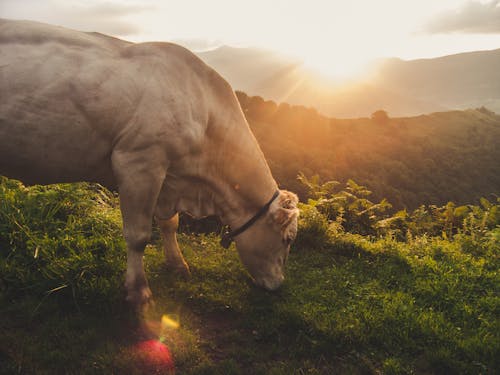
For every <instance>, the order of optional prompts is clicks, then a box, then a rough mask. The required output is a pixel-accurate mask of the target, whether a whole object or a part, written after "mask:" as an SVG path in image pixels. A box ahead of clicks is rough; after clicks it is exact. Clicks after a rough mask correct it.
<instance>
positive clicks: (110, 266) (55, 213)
mask: <svg viewBox="0 0 500 375" xmlns="http://www.w3.org/2000/svg"><path fill="white" fill-rule="evenodd" d="M124 256H125V252H124V243H123V240H122V234H121V221H120V214H119V210H118V209H117V201H116V198H115V197H114V196H113V195H112V194H111V193H109V192H108V191H106V190H105V189H103V188H102V187H100V186H98V185H90V184H61V185H53V186H49V187H44V186H33V187H25V186H23V185H22V184H21V183H19V182H16V181H14V180H9V179H6V178H3V177H0V286H1V287H2V289H3V290H4V291H6V292H7V294H11V295H14V294H18V293H20V292H26V291H27V292H29V293H46V295H47V296H49V295H51V294H53V293H55V294H70V295H72V296H73V297H74V298H75V301H76V300H77V299H78V301H79V302H78V303H79V304H81V303H84V304H85V303H90V302H91V301H90V300H94V299H95V298H108V297H109V296H110V291H111V289H110V288H112V287H116V285H119V283H120V282H121V273H122V272H123V265H124ZM94 302H95V301H94Z"/></svg>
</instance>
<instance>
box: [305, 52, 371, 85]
mask: <svg viewBox="0 0 500 375" xmlns="http://www.w3.org/2000/svg"><path fill="white" fill-rule="evenodd" d="M302 59H303V61H304V66H305V67H306V69H308V70H311V71H313V72H314V73H317V74H320V75H322V76H324V77H326V78H328V79H330V80H332V81H335V82H339V83H345V82H349V81H355V80H358V79H361V78H364V77H366V75H368V74H369V65H370V59H369V58H367V57H366V56H356V55H346V54H345V53H341V52H340V51H339V52H338V53H336V52H335V51H332V52H331V53H325V52H324V51H323V52H322V53H309V54H307V55H306V56H304V57H302Z"/></svg>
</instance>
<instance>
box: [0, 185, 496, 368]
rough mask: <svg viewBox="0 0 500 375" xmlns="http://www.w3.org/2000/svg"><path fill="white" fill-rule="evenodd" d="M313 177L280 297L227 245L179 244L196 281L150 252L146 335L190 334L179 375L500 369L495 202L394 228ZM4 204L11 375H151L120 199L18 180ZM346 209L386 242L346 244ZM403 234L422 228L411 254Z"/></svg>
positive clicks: (172, 339) (211, 240)
mask: <svg viewBox="0 0 500 375" xmlns="http://www.w3.org/2000/svg"><path fill="white" fill-rule="evenodd" d="M301 179H302V180H303V182H304V183H305V184H306V185H307V186H308V188H309V189H310V192H311V200H310V201H309V203H308V204H302V205H301V219H300V222H299V235H298V244H297V245H296V246H295V247H294V249H293V251H292V253H291V255H290V259H289V264H288V267H287V275H286V276H287V279H286V281H285V284H284V286H283V287H282V289H281V290H279V291H278V292H275V293H269V292H265V291H263V290H260V289H257V288H255V287H254V286H252V284H251V283H250V282H249V280H248V276H247V275H246V274H245V271H244V269H243V267H242V265H241V263H240V261H239V259H238V256H237V253H236V251H234V250H233V249H232V248H230V249H229V250H223V249H221V248H220V246H219V245H218V238H217V237H216V236H214V235H186V234H181V235H180V236H179V242H180V245H181V248H182V249H183V252H184V254H185V256H186V259H187V261H188V263H189V264H190V267H191V271H192V279H191V280H182V279H179V278H177V277H176V276H175V275H174V274H170V273H167V272H166V271H165V269H164V267H163V257H162V254H161V251H158V249H156V248H154V247H150V246H148V248H147V249H146V254H145V264H146V268H147V272H148V277H149V280H150V285H151V288H152V290H153V292H154V294H155V296H156V310H155V311H154V312H153V313H152V315H151V316H148V322H149V323H148V324H150V325H151V326H152V327H155V322H159V321H160V319H161V316H162V314H165V313H169V312H171V311H173V312H175V314H176V315H177V316H179V317H180V323H181V328H180V329H179V330H177V331H175V332H170V331H169V332H167V333H162V334H161V339H162V340H163V342H164V343H165V344H168V346H169V348H170V350H171V351H172V353H173V356H174V360H175V363H176V369H177V373H182V374H200V373H206V374H218V373H220V374H225V373H235V374H237V373H247V372H248V369H252V370H251V371H253V372H254V373H261V374H285V373H299V374H301V373H311V374H329V373H339V374H353V373H355V374H356V373H358V374H359V373H387V374H407V373H415V374H428V373H460V374H476V373H494V372H495V371H496V370H495V369H497V368H499V366H500V363H499V358H500V336H499V334H500V326H499V320H498V315H499V311H500V298H499V293H498V290H499V285H500V279H499V275H498V269H499V268H500V263H499V261H500V257H499V256H498V254H499V253H500V241H499V239H500V228H499V227H498V204H497V203H494V202H491V201H486V200H482V203H481V206H470V207H469V206H464V207H465V208H462V207H461V206H459V207H456V206H454V205H452V204H448V205H446V206H444V207H441V208H439V207H435V208H434V207H432V208H431V207H428V206H425V207H423V208H421V209H419V210H418V212H417V214H418V215H417V214H415V215H416V216H415V217H413V216H414V213H413V212H412V213H407V212H406V211H401V212H399V213H398V214H396V215H392V216H391V215H390V214H388V213H387V211H384V210H382V209H380V208H373V209H370V208H372V207H375V206H377V203H373V202H371V201H369V200H368V197H369V196H370V192H369V191H368V189H367V188H365V187H363V186H362V185H359V184H357V183H355V182H354V181H348V183H347V184H345V185H343V184H338V183H321V182H320V179H319V178H316V177H314V178H310V179H307V178H305V177H304V176H301ZM0 197H1V199H0V215H1V216H0V241H1V247H0V250H1V251H0V267H1V273H0V275H1V276H0V277H1V282H2V285H1V286H2V288H1V289H0V301H1V303H0V306H1V307H0V360H1V361H2V364H3V365H4V367H3V368H2V369H0V372H1V371H5V372H7V373H9V372H21V373H41V374H45V373H46V374H50V373H61V372H64V373H117V372H119V373H141V369H140V368H138V367H137V363H135V362H134V356H133V355H131V351H130V348H131V347H133V345H134V344H135V343H136V342H137V340H138V339H139V337H140V335H139V334H138V332H137V330H135V329H134V325H133V324H131V322H130V319H129V318H128V312H127V311H125V310H122V307H123V305H122V304H119V303H117V301H118V300H119V299H121V298H123V295H122V294H121V292H120V290H121V289H120V283H121V279H122V278H121V273H122V270H123V267H124V264H125V262H124V256H125V251H124V249H123V243H122V240H121V233H120V225H119V211H118V209H117V207H116V201H115V197H114V196H113V195H111V194H110V193H108V192H106V191H103V190H102V188H100V187H99V186H95V185H87V184H82V185H55V186H50V187H38V186H36V187H31V188H26V187H24V186H22V185H21V184H19V183H17V182H15V181H11V180H6V179H3V180H2V181H1V184H0ZM337 198H338V199H337ZM339 207H342V208H343V211H342V210H340V208H339ZM495 207H496V208H495ZM367 209H368V212H370V215H374V216H375V219H370V217H368V219H370V220H369V221H368V222H367V221H365V220H366V218H365V217H364V216H363V215H364V213H363V212H364V211H366V210H367ZM340 212H342V215H341V216H340ZM346 212H351V214H349V215H351V216H349V217H350V218H354V219H353V220H359V223H358V224H356V225H352V224H351V226H352V228H355V229H354V231H356V230H358V229H357V228H362V230H369V231H371V232H372V233H378V236H382V237H381V238H379V237H377V236H375V235H371V236H361V235H358V234H353V233H349V232H344V226H346V221H344V220H342V221H339V220H338V218H339V217H342V218H345V217H347V216H346ZM358 214H360V215H358ZM335 215H337V216H335ZM417 219H418V220H417ZM384 220H385V222H384V223H381V222H382V221H384ZM460 220H462V222H461V223H460ZM450 223H453V227H450ZM412 225H413V227H412ZM418 225H424V226H425V228H426V229H425V230H424V229H423V228H419V227H418ZM346 228H347V226H346ZM398 228H399V229H398ZM429 228H431V229H432V231H434V232H433V233H436V235H434V234H432V233H431V232H430V231H429ZM445 228H446V230H450V228H452V229H451V231H452V232H451V233H453V236H452V237H450V236H448V235H446V236H443V234H442V232H443V230H445ZM459 229H460V230H459ZM396 230H400V231H402V232H404V233H406V232H408V231H409V232H410V234H408V235H405V236H403V237H404V240H405V242H403V241H398V240H397V236H396V235H394V231H396ZM377 231H379V232H377ZM391 231H393V232H391ZM405 231H406V232H405ZM412 232H413V234H412ZM391 233H392V234H391ZM299 245H300V246H299ZM37 246H38V254H37V256H36V257H35V254H36V248H37ZM63 285H67V286H66V287H64V288H62V289H58V287H61V286H63ZM69 291H71V292H72V293H68V292H69ZM47 293H48V294H47ZM55 296H57V297H58V298H55ZM104 297H105V298H104ZM90 304H92V305H90ZM78 306H80V307H81V308H80V309H79V308H78ZM61 307H65V308H61Z"/></svg>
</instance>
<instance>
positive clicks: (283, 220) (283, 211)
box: [234, 190, 299, 290]
mask: <svg viewBox="0 0 500 375" xmlns="http://www.w3.org/2000/svg"><path fill="white" fill-rule="evenodd" d="M297 203H298V198H297V196H296V195H295V194H293V193H290V192H288V191H283V190H281V191H280V192H279V195H278V197H277V198H276V199H275V200H274V201H273V202H272V203H271V205H270V206H269V210H268V211H267V213H266V214H265V215H264V216H263V217H261V218H260V219H259V220H257V221H256V222H255V223H254V224H253V225H252V226H251V227H250V228H248V229H247V230H245V231H244V232H243V233H241V234H239V235H238V236H237V237H235V239H234V240H235V242H236V248H237V249H238V253H239V255H240V258H241V261H242V262H243V264H244V265H245V267H246V268H247V270H248V271H249V272H250V275H251V276H252V278H253V279H254V282H255V283H256V284H257V285H259V286H262V287H264V288H266V289H268V290H275V289H277V288H278V287H279V286H280V285H281V284H282V282H283V280H284V275H283V273H284V266H285V263H286V259H287V257H288V253H289V251H290V244H291V242H292V241H293V240H294V239H295V236H296V234H297V218H298V216H299V210H298V208H297Z"/></svg>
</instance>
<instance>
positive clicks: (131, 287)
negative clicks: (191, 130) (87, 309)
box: [113, 153, 165, 306]
mask: <svg viewBox="0 0 500 375" xmlns="http://www.w3.org/2000/svg"><path fill="white" fill-rule="evenodd" d="M148 159H150V160H151V159H152V158H151V154H149V155H146V157H144V158H142V157H141V155H136V154H130V153H114V154H113V168H114V173H115V175H116V177H117V179H118V187H119V194H120V208H121V212H122V217H123V234H124V237H125V241H126V243H127V272H126V275H125V288H126V291H127V301H129V302H131V303H132V304H134V305H136V306H144V305H146V304H147V303H149V302H150V301H151V296H152V295H151V290H150V289H149V285H148V282H147V279H146V275H145V273H144V263H143V256H144V248H145V246H146V244H147V243H148V242H149V240H150V238H151V227H152V220H153V212H154V207H155V205H156V200H157V198H158V194H159V192H160V188H161V185H162V183H163V180H164V178H165V168H161V167H160V166H156V167H155V165H151V164H150V163H149V164H148ZM153 160H154V159H153Z"/></svg>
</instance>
